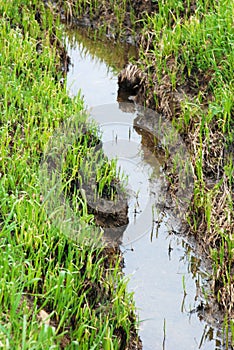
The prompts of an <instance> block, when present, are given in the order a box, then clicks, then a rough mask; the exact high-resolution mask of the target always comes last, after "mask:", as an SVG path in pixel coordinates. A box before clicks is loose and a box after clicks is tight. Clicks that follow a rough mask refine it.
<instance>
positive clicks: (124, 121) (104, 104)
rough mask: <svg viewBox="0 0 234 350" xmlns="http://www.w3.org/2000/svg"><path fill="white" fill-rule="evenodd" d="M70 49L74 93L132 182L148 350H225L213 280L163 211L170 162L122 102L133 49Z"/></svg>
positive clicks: (131, 247) (130, 262) (127, 257)
mask: <svg viewBox="0 0 234 350" xmlns="http://www.w3.org/2000/svg"><path fill="white" fill-rule="evenodd" d="M71 37H72V35H70V38H71ZM67 45H68V53H69V56H70V57H71V62H72V66H71V67H70V71H69V74H68V86H69V93H70V94H71V95H72V96H75V95H76V94H77V93H78V91H79V90H80V89H81V93H82V95H84V100H85V104H86V105H87V108H88V109H89V110H90V114H91V117H92V118H94V119H95V120H96V121H97V122H98V123H99V125H100V129H101V130H102V132H103V137H102V142H103V146H104V151H105V153H106V154H107V155H108V156H109V157H116V156H117V157H118V159H119V161H118V164H119V166H120V167H121V171H123V172H124V173H125V174H127V175H128V198H129V225H128V226H127V228H126V230H125V232H124V234H123V237H122V247H121V249H122V252H123V255H124V261H125V268H124V272H125V274H126V276H129V290H130V291H133V292H134V298H135V302H136V307H137V309H138V312H139V319H140V321H141V324H140V332H139V333H140V336H141V339H142V342H143V349H144V350H153V349H167V350H176V349H178V350H187V349H203V350H210V349H211V350H218V349H222V346H221V341H220V338H221V334H220V333H219V331H217V330H216V328H215V326H211V325H210V324H209V323H208V322H206V321H205V320H207V310H206V301H205V299H204V297H202V295H201V291H202V289H205V290H206V289H207V290H208V282H207V280H208V275H207V273H206V272H205V271H203V269H202V267H201V263H200V260H199V258H198V257H196V255H195V254H194V252H193V249H192V248H191V246H190V245H189V244H188V242H187V241H186V240H185V238H183V237H182V236H181V234H180V228H181V223H180V221H179V220H178V217H176V216H174V214H173V212H172V211H171V210H170V209H171V208H169V207H168V206H167V207H165V205H164V203H165V198H166V194H165V190H164V189H165V176H164V173H163V169H162V164H163V159H162V158H160V157H158V156H157V155H155V153H154V152H153V151H152V149H151V148H148V147H147V145H145V143H144V142H143V137H142V135H141V133H140V132H139V130H138V132H137V131H136V128H134V121H135V120H136V118H137V116H138V112H137V109H136V108H135V107H134V105H133V104H130V103H127V104H125V103H118V102H116V101H117V90H118V86H117V72H118V69H121V68H122V66H123V65H124V62H125V61H126V58H127V57H126V50H127V48H126V46H125V47H123V48H122V49H121V47H119V46H118V47H115V46H114V45H113V46H108V44H107V43H106V42H99V43H98V42H96V43H94V41H93V40H92V39H88V38H87V37H86V38H85V37H83V36H82V35H80V34H77V36H76V40H74V41H73V44H71V41H70V42H69V40H68V39H67ZM115 50H116V51H115ZM110 53H111V55H110ZM131 54H133V52H132V53H131ZM110 56H111V57H112V58H114V59H113V60H111V59H110ZM106 62H108V64H107V63H106ZM143 143H144V144H143Z"/></svg>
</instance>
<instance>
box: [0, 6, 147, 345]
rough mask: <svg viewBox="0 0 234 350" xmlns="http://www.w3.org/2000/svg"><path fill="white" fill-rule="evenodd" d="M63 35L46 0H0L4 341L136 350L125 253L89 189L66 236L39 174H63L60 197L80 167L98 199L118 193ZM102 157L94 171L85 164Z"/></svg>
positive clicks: (78, 195) (0, 301)
mask: <svg viewBox="0 0 234 350" xmlns="http://www.w3.org/2000/svg"><path fill="white" fill-rule="evenodd" d="M62 33H63V31H62V27H61V24H60V22H59V19H58V18H56V17H55V16H54V14H53V12H52V11H51V8H50V7H47V8H45V5H44V2H38V1H29V0H24V1H22V0H21V1H17V0H15V1H7V2H5V1H0V36H1V38H0V45H1V47H0V67H1V70H0V109H1V114H0V242H1V254H0V269H1V274H0V305H1V313H0V347H1V348H3V349H30V350H32V349H52V348H53V349H60V348H66V349H87V350H90V349H106V350H107V349H119V348H127V347H128V348H129V349H131V346H132V347H133V346H135V347H134V348H140V344H139V340H138V339H137V336H136V320H135V316H134V305H133V302H132V295H131V294H128V293H127V292H126V280H125V279H124V278H123V275H122V272H121V256H120V254H119V252H118V249H116V248H109V249H108V248H105V247H104V244H103V241H101V238H102V237H100V231H99V230H98V229H97V228H96V226H95V224H94V217H93V215H92V214H90V213H89V212H88V208H87V203H86V202H85V200H84V198H85V196H84V193H83V192H82V191H79V188H78V189H77V191H76V192H75V191H73V192H72V194H71V193H69V201H71V202H72V203H73V204H74V205H73V206H72V208H73V212H72V215H73V218H75V222H76V223H80V226H79V229H77V231H79V233H80V235H81V237H82V238H83V240H81V239H77V238H78V236H75V235H74V236H71V235H70V233H69V232H63V229H64V227H62V226H59V225H57V224H56V221H55V220H54V212H53V211H51V212H49V211H48V203H50V202H52V201H53V198H51V197H52V196H51V192H46V191H45V190H46V186H48V183H49V180H50V178H49V175H50V173H49V172H47V173H43V171H44V165H51V164H52V165H51V166H52V167H51V168H49V167H48V168H47V170H51V169H52V170H53V171H55V172H56V170H57V171H58V170H61V173H60V175H61V178H62V185H61V187H59V190H60V191H61V193H63V196H64V198H67V197H68V192H69V191H70V190H71V187H69V184H70V183H71V182H69V181H70V179H73V180H74V179H76V177H75V176H78V175H77V174H78V170H79V171H80V173H82V175H83V177H82V179H83V180H87V182H89V179H90V178H94V180H95V181H96V185H97V196H98V195H100V196H102V195H103V191H104V190H105V191H106V192H105V195H107V196H110V195H111V196H112V197H114V196H115V193H114V189H115V188H114V187H113V186H112V187H110V184H112V181H116V180H115V179H116V175H117V174H116V171H115V163H110V162H108V160H107V159H105V158H104V157H103V155H102V152H101V150H100V151H99V153H97V152H96V151H97V149H96V147H97V145H98V142H99V141H98V132H97V130H96V129H95V128H94V127H91V126H87V125H86V116H85V113H84V112H83V110H84V106H83V101H82V100H81V98H80V97H79V96H78V97H77V98H76V99H74V100H71V99H70V98H69V97H68V96H67V93H66V86H65V84H63V78H64V73H63V71H65V72H66V64H67V62H68V60H67V57H66V54H65V51H64V49H63V45H62V41H61V40H62ZM74 116H75V123H73V124H72V127H73V128H74V127H76V128H77V129H76V131H77V134H76V135H77V138H76V139H72V143H71V144H70V145H69V147H68V148H66V147H65V146H64V144H62V146H61V143H59V142H58V141H61V139H62V137H64V135H60V136H61V137H60V138H58V133H59V132H60V131H61V130H62V131H64V125H66V126H69V122H70V120H71V117H73V118H74ZM84 125H86V130H84V129H83V127H84ZM72 131H74V129H72ZM65 136H67V135H65ZM56 138H57V139H56ZM53 140H55V141H56V142H57V143H53ZM64 141H67V139H65V140H64ZM51 145H52V146H56V147H58V146H60V148H58V149H59V152H60V151H63V152H64V154H65V158H64V159H63V162H62V164H61V163H58V164H56V165H58V166H60V167H61V168H53V164H54V163H51V162H50V160H51V158H49V157H50V156H51V154H52V153H51V152H48V149H49V151H51V150H52V148H50V146H51ZM59 152H57V153H56V151H55V158H54V159H57V158H56V156H58V155H60V153H59ZM84 154H85V155H86V160H87V161H86V162H85V164H84V167H82V166H81V165H80V164H81V161H82V159H84V157H83V155H84ZM97 154H98V155H99V158H93V159H95V160H96V163H95V165H97V164H100V166H99V167H97V168H96V167H94V165H93V163H88V160H90V159H91V158H92V157H94V156H96V157H97ZM54 159H52V160H54ZM99 161H100V163H99ZM88 165H90V167H91V170H90V169H89V168H87V166H88ZM78 166H79V168H77V167H78ZM96 169H97V171H96ZM95 171H96V172H95ZM45 174H47V175H48V179H47V178H43V177H42V176H43V175H45ZM72 176H74V178H72ZM100 176H101V177H102V182H100V181H99V178H98V177H100ZM43 180H44V181H43ZM47 180H48V181H47ZM50 189H51V188H50ZM108 190H109V192H108ZM82 194H83V197H82ZM48 198H49V199H48ZM57 198H58V197H57ZM59 204H60V203H57V207H53V206H52V209H53V210H55V209H60V206H59ZM73 228H74V227H73ZM77 231H76V233H77V234H78V232H77ZM91 234H92V237H94V239H91V240H90V239H87V237H88V238H89V237H90V235H91ZM79 238H80V236H79ZM97 243H100V244H97ZM137 344H138V345H137Z"/></svg>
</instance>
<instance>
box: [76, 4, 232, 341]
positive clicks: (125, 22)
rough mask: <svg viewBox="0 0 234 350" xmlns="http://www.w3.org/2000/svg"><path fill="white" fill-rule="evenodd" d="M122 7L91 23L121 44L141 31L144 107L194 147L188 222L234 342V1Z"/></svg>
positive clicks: (102, 13) (106, 6)
mask: <svg viewBox="0 0 234 350" xmlns="http://www.w3.org/2000/svg"><path fill="white" fill-rule="evenodd" d="M69 3H72V4H73V5H74V6H75V4H80V8H79V11H78V12H77V10H74V15H75V16H79V15H83V14H84V13H85V14H87V13H88V14H89V11H88V6H89V5H88V4H87V2H86V1H83V2H69ZM89 3H90V2H89ZM92 3H93V4H94V2H92ZM121 4H122V3H121ZM121 4H120V3H119V2H118V1H117V0H116V1H111V2H110V3H107V2H106V1H102V2H101V3H100V6H99V9H96V12H95V11H94V10H93V12H92V14H93V15H92V16H91V17H92V20H93V22H94V23H95V21H96V20H97V15H98V16H99V17H100V18H101V20H100V22H99V23H104V22H105V18H106V20H107V21H108V20H110V26H111V28H112V30H113V32H114V33H115V34H116V36H115V35H114V37H118V36H120V37H121V35H122V34H123V36H124V35H125V38H126V35H128V34H129V32H130V33H131V34H132V35H133V36H134V31H138V32H137V33H135V34H138V36H136V37H138V46H139V60H138V61H137V62H135V63H136V65H137V67H138V68H141V70H142V72H143V77H144V79H142V76H141V79H140V80H141V81H142V86H141V88H140V90H139V91H140V93H141V95H142V96H141V97H142V98H141V99H140V98H139V101H140V102H141V103H144V104H145V105H146V106H148V107H151V108H155V109H156V110H157V111H159V112H160V113H163V114H164V115H166V116H167V118H168V119H170V120H171V121H172V123H173V125H174V126H175V127H176V128H177V130H178V131H179V132H180V134H181V135H182V137H183V139H184V141H185V142H186V144H187V146H188V150H189V152H190V154H191V164H192V166H193V172H194V181H195V183H194V193H193V198H192V200H191V205H190V209H189V211H188V212H187V215H186V218H185V219H186V221H187V222H188V224H189V227H190V232H191V233H193V234H194V235H195V237H196V238H197V240H198V242H200V243H201V244H202V245H203V247H205V251H206V253H207V257H209V258H210V260H211V262H212V265H213V274H212V276H211V278H212V279H213V293H214V295H215V296H216V300H217V303H218V305H219V307H220V309H221V310H222V312H223V314H225V316H224V324H228V326H227V329H229V332H230V333H231V338H232V340H233V337H234V335H233V322H232V321H231V320H232V319H233V307H234V305H233V288H234V279H233V267H234V236H233V232H234V226H233V225H234V217H233V206H234V200H233V192H234V180H233V178H234V176H233V175H234V164H233V161H234V160H233V138H234V133H233V127H234V112H233V109H234V108H233V95H234V80H233V71H234V54H233V52H234V50H233V44H234V31H233V14H234V6H233V2H231V1H227V0H222V1H219V2H217V1H212V0H206V1H200V0H199V1H196V2H195V1H190V0H184V1H182V0H176V1H166V2H165V1H164V2H162V1H157V2H156V1H152V2H151V5H150V8H149V7H147V6H148V5H145V6H146V7H145V11H141V10H142V9H141V8H140V7H139V8H137V5H135V4H132V6H130V4H129V2H128V1H126V2H124V6H123V7H122V6H121ZM94 7H95V6H94ZM100 9H101V10H100ZM105 9H106V11H104V10H105ZM107 10H109V12H108V11H107ZM107 13H109V15H106V16H105V14H107ZM95 15H96V17H95ZM101 16H102V17H101ZM107 26H108V24H106V26H105V24H104V27H103V28H102V30H101V31H102V32H103V31H104V32H107V34H108V31H107V29H106V28H107ZM129 27H130V29H129ZM116 28H117V29H116ZM139 28H140V32H139ZM178 96H179V97H178ZM181 97H182V98H181ZM228 327H229V328H228ZM229 338H230V337H229ZM227 346H228V345H227Z"/></svg>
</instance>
